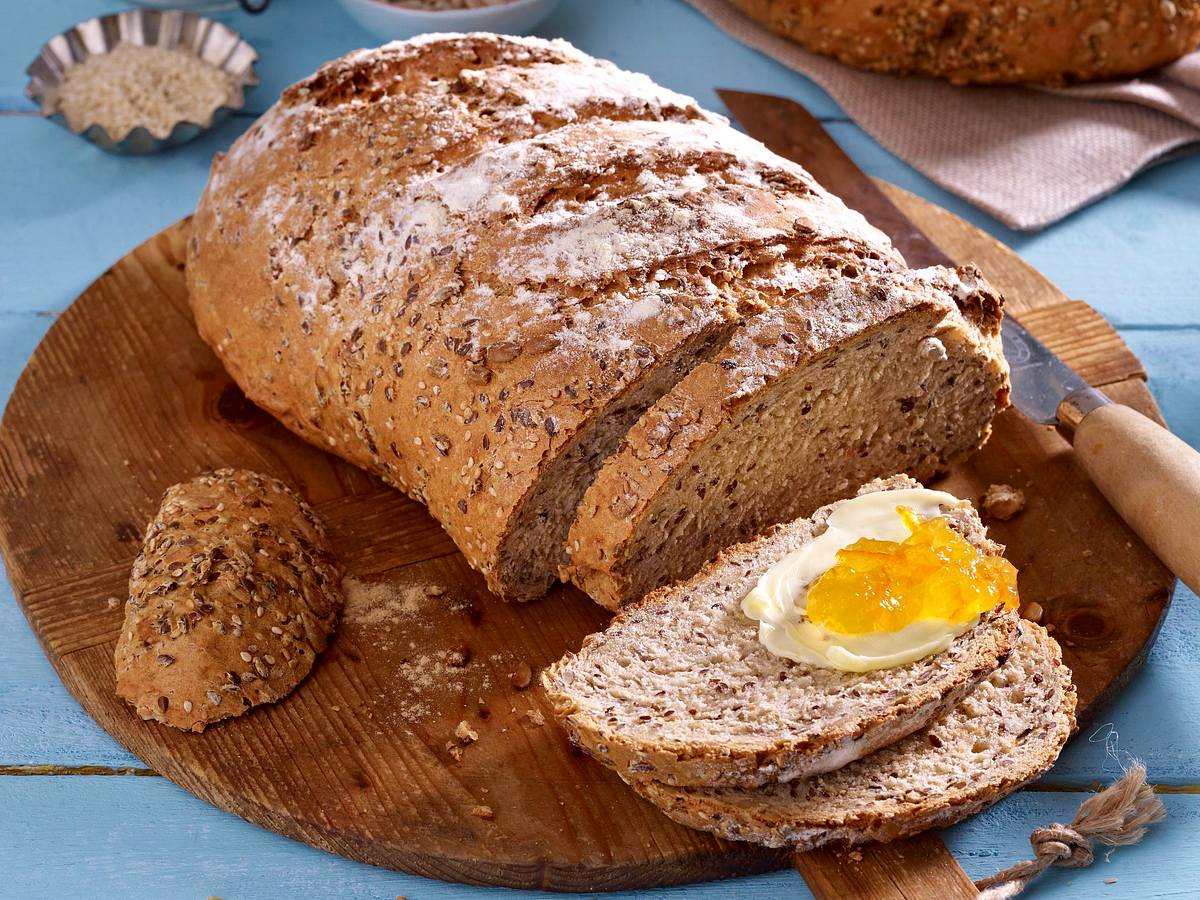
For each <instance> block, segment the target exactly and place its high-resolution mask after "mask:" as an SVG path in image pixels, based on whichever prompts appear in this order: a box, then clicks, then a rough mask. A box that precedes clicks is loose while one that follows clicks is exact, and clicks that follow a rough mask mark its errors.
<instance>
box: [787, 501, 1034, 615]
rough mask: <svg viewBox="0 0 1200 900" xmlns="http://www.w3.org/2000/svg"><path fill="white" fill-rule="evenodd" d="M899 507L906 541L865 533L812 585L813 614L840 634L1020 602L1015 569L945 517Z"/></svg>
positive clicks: (810, 611) (1012, 606)
mask: <svg viewBox="0 0 1200 900" xmlns="http://www.w3.org/2000/svg"><path fill="white" fill-rule="evenodd" d="M896 512H898V513H899V514H900V518H901V519H903V520H904V524H905V526H906V527H907V528H908V530H909V532H911V533H910V534H909V536H908V537H907V538H905V539H904V540H903V541H901V542H899V543H896V542H893V541H879V540H873V539H871V538H860V539H859V540H857V541H855V542H854V543H853V544H851V545H850V546H848V547H845V548H843V549H841V550H839V551H838V552H837V562H836V563H835V564H834V565H833V566H832V567H831V568H829V569H828V570H827V571H825V573H824V574H822V575H821V576H820V577H819V578H817V580H816V581H814V582H813V583H812V586H811V587H810V588H809V590H808V601H807V605H808V610H807V616H808V618H809V619H810V620H811V621H813V622H815V623H816V624H818V625H823V626H824V627H825V628H828V629H829V630H830V631H836V632H840V633H842V634H864V633H867V632H879V631H899V630H900V629H901V628H904V627H905V626H907V625H911V624H912V623H914V622H918V621H921V620H924V619H944V620H946V621H949V622H959V623H961V622H966V621H969V620H971V619H973V618H975V617H976V616H978V615H980V614H981V613H984V612H987V611H988V610H990V609H992V608H993V607H994V606H996V605H997V604H998V603H1003V604H1004V606H1005V608H1006V609H1016V607H1017V570H1016V567H1015V566H1013V564H1012V563H1010V562H1009V561H1008V560H1006V559H1004V558H1003V557H1000V556H988V555H987V554H985V553H983V552H981V551H980V550H979V549H978V548H976V547H975V546H974V545H973V544H971V543H969V542H968V541H966V540H964V539H963V538H962V537H960V536H959V535H958V534H957V533H956V532H955V531H954V530H953V529H952V528H951V527H950V526H949V524H948V523H947V522H946V520H945V519H944V518H940V517H935V518H930V519H926V520H924V521H921V520H919V519H918V517H917V516H916V514H915V513H913V512H912V510H910V509H906V508H905V507H902V506H900V507H897V508H896Z"/></svg>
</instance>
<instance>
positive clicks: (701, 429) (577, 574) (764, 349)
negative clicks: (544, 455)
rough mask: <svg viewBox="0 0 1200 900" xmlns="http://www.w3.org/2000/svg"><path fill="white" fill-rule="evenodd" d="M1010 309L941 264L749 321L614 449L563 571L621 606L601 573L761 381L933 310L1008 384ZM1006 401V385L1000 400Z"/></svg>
mask: <svg viewBox="0 0 1200 900" xmlns="http://www.w3.org/2000/svg"><path fill="white" fill-rule="evenodd" d="M1002 308H1003V299H1002V298H1001V296H1000V294H999V292H997V291H996V290H995V289H994V288H993V287H992V286H991V285H990V284H989V283H988V282H987V281H986V280H985V279H984V278H983V277H982V276H981V275H980V274H979V271H978V270H977V269H975V268H974V267H973V266H964V267H960V268H958V269H946V268H941V267H934V268H929V269H921V270H906V271H901V272H895V273H890V274H883V275H876V276H875V277H873V278H872V279H871V280H869V281H863V282H856V281H842V282H834V283H830V284H824V285H821V286H819V287H817V288H816V289H814V290H811V291H808V292H806V293H801V294H798V295H797V296H796V297H794V298H793V299H792V301H791V303H790V304H789V305H787V306H786V307H779V308H776V309H774V310H772V311H770V312H768V313H765V314H763V315H761V316H759V317H757V318H755V319H752V320H750V321H749V322H747V323H746V324H745V325H743V326H742V327H741V328H740V329H739V330H738V332H737V333H736V334H735V335H734V337H733V339H732V340H731V341H730V342H729V343H728V345H727V346H726V347H725V348H723V350H722V351H721V352H719V353H718V354H716V356H715V357H714V358H713V359H712V360H711V361H709V362H706V363H703V364H701V365H699V366H697V367H696V368H695V369H693V370H692V371H691V372H690V373H689V374H688V376H687V377H686V378H684V379H683V380H682V381H681V382H680V383H679V385H678V386H677V387H676V389H675V390H674V391H672V392H671V393H670V394H669V395H667V396H666V397H664V398H663V399H662V400H660V401H659V402H658V403H657V404H655V406H653V407H651V408H650V409H649V410H648V411H647V412H646V413H645V415H643V416H642V418H641V419H640V420H639V421H638V423H637V424H636V425H634V427H633V428H631V429H630V430H629V433H628V434H627V435H626V438H625V440H624V441H623V442H622V446H621V447H620V449H619V450H618V451H617V452H616V453H614V454H613V455H612V456H611V457H609V459H608V461H607V463H606V464H605V466H604V467H603V468H602V469H601V470H600V472H599V474H598V475H597V477H596V479H595V481H593V482H592V485H591V487H590V488H589V489H588V491H587V493H586V494H584V497H583V501H582V502H581V503H580V507H579V513H578V517H577V519H576V521H575V523H574V525H573V526H572V528H571V531H570V534H569V537H568V542H567V547H568V552H569V554H570V561H569V563H568V564H567V565H566V566H565V567H564V569H563V572H562V576H563V578H564V579H565V580H573V581H575V583H576V584H578V585H579V586H580V587H581V588H583V589H584V590H585V591H587V592H588V593H589V594H591V595H592V596H593V597H594V598H595V599H596V600H597V601H598V602H600V603H602V604H603V605H605V606H608V607H609V608H610V609H616V608H618V607H619V606H620V604H621V603H622V602H624V601H625V598H624V597H623V596H621V595H620V592H619V591H616V592H615V594H616V595H612V594H613V593H614V592H610V591H609V587H610V584H609V580H608V579H605V578H593V577H592V575H593V573H607V572H609V571H610V570H613V569H615V568H618V567H620V566H621V565H622V564H623V563H624V562H625V558H624V557H625V551H626V544H627V543H628V542H630V541H631V540H632V539H633V538H634V537H635V536H636V535H637V533H638V531H639V529H640V528H642V527H643V526H644V513H645V512H646V511H647V509H648V508H649V507H650V506H651V505H652V504H653V503H654V502H655V501H656V499H657V498H658V496H659V495H660V493H661V492H662V491H664V490H665V489H666V488H667V486H668V485H669V484H670V482H671V481H672V479H673V478H674V476H675V473H676V472H677V471H678V470H680V468H681V467H683V466H686V465H687V464H688V463H689V460H690V459H691V457H692V456H693V455H695V454H696V453H697V452H698V451H699V450H700V449H701V448H702V447H703V446H704V445H705V444H706V442H708V441H710V440H712V439H713V438H714V437H715V436H717V435H719V434H720V432H721V429H722V427H723V426H724V425H725V424H726V423H727V422H729V421H730V419H731V418H732V417H733V415H734V412H735V411H736V410H737V409H738V408H740V407H741V406H743V405H745V404H747V403H758V402H761V398H760V397H759V392H760V391H761V390H762V388H764V387H766V386H768V385H769V384H771V383H773V382H775V381H776V380H778V379H779V378H781V377H782V376H784V375H786V374H788V373H790V372H793V371H795V370H796V369H797V368H798V367H800V366H802V365H804V364H806V363H809V362H811V361H813V360H815V359H818V358H819V357H820V354H823V353H828V352H830V351H831V350H832V349H833V348H836V347H837V346H838V345H839V344H840V343H843V342H845V341H847V340H849V339H850V338H851V337H853V336H855V335H860V334H863V333H866V332H868V331H870V330H871V329H873V328H877V327H880V326H882V325H884V324H885V323H887V322H888V321H889V320H892V319H894V318H896V317H898V316H901V315H911V314H913V313H917V312H921V311H924V312H926V313H927V314H928V315H929V316H930V317H931V319H932V320H934V321H935V322H937V321H940V322H941V323H942V327H945V328H948V329H949V328H953V329H957V330H959V331H960V332H962V333H963V336H964V338H965V339H966V340H967V341H969V342H970V343H972V344H974V345H976V346H977V347H978V350H979V354H980V358H981V359H983V360H987V361H989V362H990V363H991V364H992V365H993V366H995V367H997V368H998V369H999V370H1001V372H1002V375H1003V377H1004V379H1005V382H1006V380H1007V365H1006V364H1005V362H1004V356H1003V351H1002V349H1001V346H1000V321H1001V318H1002V315H1003V314H1002ZM989 402H990V401H989ZM1007 402H1008V401H1007V391H1005V392H1004V396H1003V397H997V398H996V400H995V407H996V408H998V409H1002V408H1004V407H1005V406H1007ZM634 564H636V560H634Z"/></svg>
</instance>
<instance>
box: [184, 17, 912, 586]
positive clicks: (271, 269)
mask: <svg viewBox="0 0 1200 900" xmlns="http://www.w3.org/2000/svg"><path fill="white" fill-rule="evenodd" d="M902 265H903V261H902V259H901V258H900V257H899V255H898V254H896V253H895V251H894V250H893V249H892V248H891V246H890V243H889V242H888V241H887V239H886V238H885V237H884V236H883V235H882V234H881V233H880V232H878V231H877V230H875V229H874V228H872V227H870V226H869V225H868V224H867V223H866V222H865V220H864V219H863V218H862V217H861V216H859V215H858V214H857V213H854V212H851V211H849V210H847V209H846V208H845V206H844V205H843V204H842V203H841V202H840V201H839V200H837V199H836V198H833V197H831V196H830V195H829V194H828V193H827V192H825V191H823V190H822V189H821V188H820V187H819V186H817V185H816V184H815V183H814V182H813V181H812V178H811V177H810V176H809V175H808V174H807V173H805V172H804V171H803V170H802V169H801V168H800V167H798V166H796V165H794V164H792V163H790V162H788V161H786V160H783V159H781V158H779V157H776V156H774V155H773V154H771V153H770V152H769V151H767V150H766V148H764V147H763V146H762V145H760V144H758V143H757V142H754V141H752V140H750V139H749V138H746V137H745V136H744V135H740V134H739V133H737V132H736V131H734V130H733V129H731V128H729V127H728V125H727V124H726V123H725V122H724V120H723V119H721V118H720V117H718V116H714V115H711V114H709V113H705V112H704V111H702V110H701V109H699V107H697V106H696V104H695V103H694V101H692V100H691V99H690V98H687V97H683V96H680V95H679V94H675V93H673V92H671V91H669V90H666V89H665V88H661V87H659V86H657V85H655V84H654V83H653V82H651V81H650V80H649V79H648V78H646V77H645V76H641V75H635V74H632V73H629V72H623V71H621V70H620V69H618V68H616V67H615V66H613V65H612V64H610V63H606V62H603V61H599V60H595V59H592V58H591V57H589V56H587V55H585V54H583V53H580V52H579V51H577V50H575V49H574V48H572V47H570V46H569V45H567V44H565V43H564V42H561V41H555V42H548V41H542V40H538V39H534V38H510V37H504V36H498V35H484V34H475V35H440V36H427V37H423V38H419V39H416V40H413V41H409V42H405V43H399V44H391V45H388V46H386V47H382V48H379V49H377V50H371V51H360V52H357V53H353V54H350V55H349V56H347V57H345V58H344V59H341V60H337V61H335V62H333V63H330V64H328V65H326V66H323V67H322V68H321V69H320V71H318V72H317V73H316V74H315V75H314V76H312V77H311V78H308V79H306V80H304V81H302V82H300V83H299V84H297V85H294V86H292V87H290V88H288V89H287V90H286V91H285V92H284V94H283V96H282V98H281V100H280V102H279V103H277V104H276V105H275V106H274V107H272V109H271V110H270V111H269V112H268V113H267V114H265V115H264V116H263V117H262V119H260V121H259V122H258V123H257V124H256V125H255V126H254V127H252V128H251V129H250V130H249V131H248V132H247V134H246V135H244V136H243V137H242V138H240V139H239V140H238V141H237V142H236V143H235V144H234V146H233V148H232V149H231V150H230V152H229V154H228V155H226V156H225V157H224V158H221V159H218V160H217V161H216V163H215V164H214V167H213V172H212V175H211V178H210V180H209V184H208V186H207V188H206V190H205V193H204V196H203V197H202V199H201V202H200V205H199V207H198V208H197V211H196V216H195V219H194V222H193V236H192V239H191V241H190V244H189V253H188V281H189V291H190V295H191V303H192V309H193V312H194V314H195V317H196V323H197V327H198V329H199V331H200V334H201V335H202V336H203V337H204V339H205V340H206V341H207V342H208V343H209V344H210V345H211V346H212V347H213V348H214V350H215V352H216V353H217V354H218V356H219V357H220V358H221V360H222V362H223V363H224V364H225V366H226V368H227V369H228V371H229V373H230V374H231V375H232V376H233V378H234V379H235V380H236V381H237V382H238V384H239V385H240V386H241V388H242V389H243V391H244V392H245V393H246V395H247V396H248V397H249V398H250V399H251V400H253V401H254V402H255V403H257V404H258V405H260V406H262V407H263V408H264V409H266V410H267V411H269V412H270V413H272V414H273V415H275V416H277V417H278V418H279V419H281V420H282V421H283V422H284V423H285V424H286V425H287V426H288V427H289V428H291V429H292V430H294V431H295V432H296V433H297V434H299V435H300V436H302V437H304V438H306V439H307V440H310V441H312V442H313V443H314V444H316V445H318V446H320V447H323V448H325V449H327V450H329V451H330V452H333V453H336V454H338V455H340V456H342V457H343V458H345V459H347V460H349V461H351V462H353V463H355V464H356V465H359V466H361V467H363V468H365V469H368V470H369V471H372V472H374V473H376V474H378V475H379V476H380V477H382V478H383V479H384V480H386V481H387V482H388V483H390V484H392V485H395V486H397V487H399V488H400V489H402V490H404V491H406V492H407V493H408V494H410V495H411V496H413V497H414V498H416V499H418V500H420V501H422V502H424V503H425V504H426V505H427V506H428V507H429V510H430V512H431V513H432V514H433V515H434V516H435V517H436V518H437V520H438V521H439V522H440V523H441V524H442V525H443V527H445V529H446V530H447V532H448V533H449V534H450V536H451V537H452V538H453V539H454V541H455V542H456V544H457V545H458V547H459V548H460V549H461V550H462V552H463V553H464V554H465V556H466V557H467V559H468V561H469V562H470V563H471V565H473V566H474V567H475V568H477V569H479V570H480V571H481V572H483V573H484V575H485V576H486V577H487V580H488V584H489V586H490V587H491V589H492V590H493V591H495V592H497V593H499V594H502V595H508V596H515V597H532V596H537V595H539V594H541V593H543V592H544V591H545V590H546V589H547V588H548V587H549V585H550V584H551V583H552V582H553V580H554V578H555V577H556V575H557V572H558V569H559V567H560V566H561V565H562V564H563V563H564V562H565V550H564V545H565V540H566V535H567V531H568V529H569V527H570V525H571V522H572V521H573V519H574V516H575V511H576V508H577V506H578V503H579V500H580V498H581V497H582V495H583V492H584V490H585V489H586V488H587V486H588V485H589V484H590V483H591V480H592V477H593V476H594V474H595V471H596V469H597V468H598V467H599V465H600V464H601V463H602V462H603V460H604V459H605V458H606V457H607V456H608V455H609V454H610V453H611V452H612V451H613V450H614V449H615V448H616V446H617V445H618V443H619V441H620V440H621V438H622V437H623V436H624V434H625V433H626V431H627V430H628V428H629V427H630V426H631V425H632V424H633V423H634V422H635V421H636V420H637V418H638V417H639V416H640V415H641V414H642V413H643V412H644V411H645V410H646V409H647V408H648V407H649V406H650V405H651V404H653V403H654V402H655V401H656V400H658V399H659V398H660V397H661V396H662V395H663V394H665V393H666V392H667V391H668V390H670V389H671V387H672V386H673V385H674V384H676V383H677V382H678V381H679V379H680V378H682V377H683V376H684V375H685V374H686V373H687V372H688V371H690V370H691V369H692V368H694V367H695V366H696V365H697V364H698V363H700V362H701V361H702V360H704V359H706V358H708V357H710V356H711V355H712V354H713V353H714V352H716V351H717V350H718V349H719V348H720V347H721V346H722V345H723V344H724V343H725V341H726V339H727V338H728V337H729V335H730V332H731V329H732V328H733V326H734V325H735V324H736V323H737V322H739V321H741V320H742V319H743V318H745V317H746V316H751V315H754V314H756V313H758V312H761V311H762V310H763V309H766V308H768V307H769V306H771V305H773V304H778V303H784V302H788V300H789V298H791V297H792V296H793V295H795V294H796V293H798V292H801V291H804V290H808V289H810V288H811V287H813V286H814V285H816V284H819V283H822V282H826V281H830V280H835V279H837V280H842V279H852V278H862V277H866V276H867V275H868V274H870V273H873V272H880V271H888V270H890V269H895V268H899V267H901V266H902Z"/></svg>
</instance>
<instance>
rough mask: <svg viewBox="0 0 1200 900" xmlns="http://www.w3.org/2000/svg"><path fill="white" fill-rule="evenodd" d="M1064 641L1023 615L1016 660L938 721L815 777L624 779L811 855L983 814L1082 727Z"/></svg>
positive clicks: (682, 818) (711, 819) (688, 811)
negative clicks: (691, 781)
mask: <svg viewBox="0 0 1200 900" xmlns="http://www.w3.org/2000/svg"><path fill="white" fill-rule="evenodd" d="M1075 700H1076V697H1075V687H1074V685H1073V684H1072V683H1071V673H1070V671H1069V670H1068V669H1067V667H1066V666H1065V665H1063V662H1062V654H1061V651H1060V649H1059V647H1058V644H1057V643H1056V642H1055V641H1054V640H1053V638H1051V637H1050V636H1049V635H1048V634H1047V633H1046V631H1045V629H1043V628H1041V627H1040V626H1038V625H1034V624H1033V623H1031V622H1026V621H1022V622H1021V623H1020V633H1019V636H1018V638H1017V641H1016V644H1015V646H1014V648H1013V652H1012V654H1011V655H1010V656H1009V658H1008V661H1007V662H1006V663H1005V664H1004V665H1003V666H1001V667H1000V668H999V669H998V670H997V671H995V672H994V673H992V674H991V675H989V676H988V677H987V678H986V679H984V680H983V681H982V682H981V683H980V684H979V685H978V686H976V687H975V688H974V690H972V691H971V693H970V694H968V695H967V697H966V699H965V700H963V701H962V702H961V703H959V704H958V705H957V706H956V707H955V708H954V709H952V710H950V711H949V712H948V713H946V714H945V715H944V716H942V717H941V718H940V719H938V720H937V721H936V722H934V723H932V724H931V725H930V726H928V727H927V728H925V729H922V730H921V731H919V732H917V733H915V734H912V735H910V736H909V737H907V738H904V739H903V740H901V741H898V742H897V743H895V744H893V745H891V746H889V747H885V748H884V749H882V750H878V751H876V752H875V753H872V754H871V755H870V756H867V757H865V758H863V759H860V760H858V761H856V762H852V763H850V764H848V765H846V766H844V767H843V768H841V769H838V770H837V771H835V772H830V773H828V774H825V775H820V776H817V777H815V778H809V779H802V780H799V781H793V782H790V783H788V784H773V785H768V786H766V787H761V788H753V789H737V788H681V787H672V786H670V785H666V784H663V783H661V782H657V781H653V780H650V779H646V778H629V777H627V780H628V781H629V783H630V784H631V785H632V786H633V788H634V789H635V790H636V791H637V792H638V793H639V794H641V795H642V796H643V797H645V798H647V799H648V800H650V801H651V802H652V803H654V804H656V805H657V806H659V807H660V808H662V810H663V811H664V812H665V813H666V814H667V815H668V816H670V817H671V818H672V819H674V820H675V821H676V822H680V823H681V824H684V825H688V826H690V827H692V828H699V829H702V830H704V831H710V832H712V833H713V834H716V835H719V836H720V837H723V838H726V839H728V840H735V841H754V842H756V843H759V844H765V845H766V846H768V847H785V846H789V847H793V848H795V849H797V850H810V849H812V848H814V847H818V846H821V845H822V844H827V843H832V842H841V843H848V844H859V843H863V842H865V841H890V840H895V839H897V838H902V837H908V836H910V835H913V834H917V833H918V832H921V831H924V830H926V829H929V828H938V827H945V826H947V825H951V824H953V823H955V822H958V821H960V820H962V819H965V818H967V817H968V816H971V815H974V814H975V813H977V812H979V811H981V810H983V809H984V808H986V807H987V806H989V805H991V804H992V803H995V802H996V801H997V800H999V799H1000V798H1001V797H1004V796H1005V795H1007V794H1009V793H1011V792H1012V791H1014V790H1016V789H1017V788H1019V787H1020V786H1021V785H1023V784H1025V783H1027V782H1029V781H1031V780H1032V779H1034V778H1036V777H1038V776H1039V775H1041V774H1042V773H1043V772H1045V771H1046V770H1047V769H1049V768H1050V766H1051V765H1052V764H1053V763H1054V761H1055V760H1056V759H1057V758H1058V754H1059V752H1060V751H1061V750H1062V747H1063V745H1064V744H1065V743H1066V741H1067V738H1068V737H1069V736H1070V734H1071V732H1072V731H1073V730H1074V727H1075Z"/></svg>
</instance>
